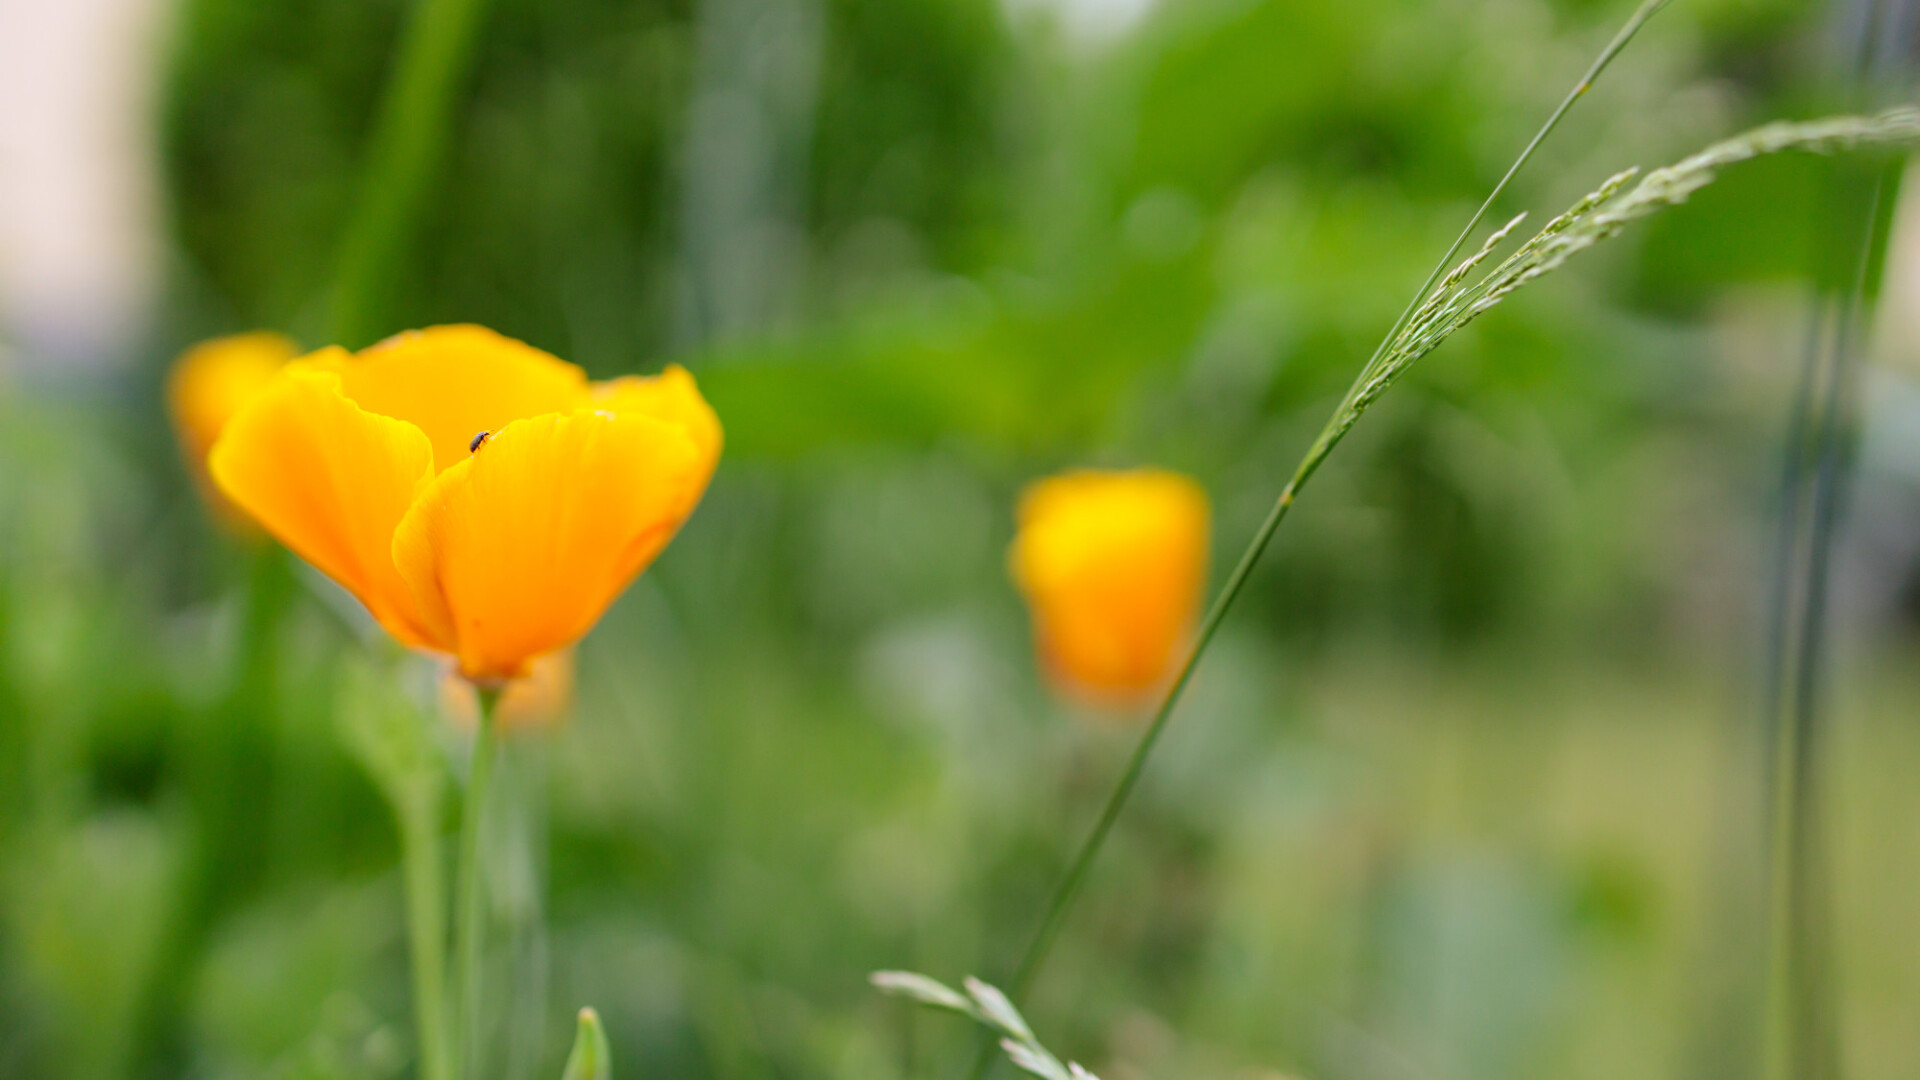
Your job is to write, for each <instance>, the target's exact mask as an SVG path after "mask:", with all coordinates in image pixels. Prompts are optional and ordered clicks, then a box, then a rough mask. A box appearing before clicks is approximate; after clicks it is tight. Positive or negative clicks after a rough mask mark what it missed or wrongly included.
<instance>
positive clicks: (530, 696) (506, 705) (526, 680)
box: [440, 649, 573, 732]
mask: <svg viewBox="0 0 1920 1080" xmlns="http://www.w3.org/2000/svg"><path fill="white" fill-rule="evenodd" d="M572 707H573V650H572V649H562V650H560V651H559V652H557V653H549V654H548V655H546V656H542V657H539V658H538V659H535V660H533V661H532V662H530V663H529V664H528V665H527V673H526V675H525V676H523V677H521V678H518V679H515V680H513V681H512V682H510V683H508V684H507V688H506V689H505V690H503V691H501V693H500V701H499V703H498V704H496V705H495V706H494V722H495V723H496V724H498V725H499V727H500V730H501V731H503V732H518V731H535V730H538V729H540V728H548V727H553V726H554V725H556V724H558V723H560V722H561V721H562V720H563V719H565V717H566V715H567V711H568V710H569V709H571V708H572ZM440 710H441V712H443V713H445V714H446V716H447V718H448V719H450V720H452V721H453V723H454V726H455V727H458V728H460V729H461V730H464V731H472V730H473V729H474V727H475V725H476V724H477V723H478V721H479V717H480V696H479V694H478V693H476V692H475V691H474V688H473V684H472V683H470V682H468V681H467V680H465V679H463V678H461V677H460V675H459V673H458V672H456V671H454V670H453V669H451V668H449V669H448V670H447V673H446V677H445V678H443V679H441V680H440Z"/></svg>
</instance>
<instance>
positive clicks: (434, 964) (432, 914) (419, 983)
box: [400, 799, 453, 1080]
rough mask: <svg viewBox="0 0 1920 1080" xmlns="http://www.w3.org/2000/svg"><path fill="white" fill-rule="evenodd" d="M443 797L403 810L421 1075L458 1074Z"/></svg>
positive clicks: (447, 1079)
mask: <svg viewBox="0 0 1920 1080" xmlns="http://www.w3.org/2000/svg"><path fill="white" fill-rule="evenodd" d="M438 802H439V800H438V799H433V800H425V799H416V800H413V803H412V805H409V806H406V807H405V808H403V809H401V811H400V848H401V858H402V860H403V863H404V870H405V874H406V888H407V945H408V948H409V950H410V952H411V954H412V959H413V1015H414V1021H413V1022H414V1027H415V1029H416V1030H417V1032H418V1034H417V1035H416V1036H415V1037H416V1039H417V1040H418V1042H419V1046H420V1050H419V1053H420V1072H419V1076H420V1080H453V1062H452V1061H451V1059H449V1057H448V1056H447V995H446V980H447V937H446V908H445V904H446V882H445V881H444V880H443V878H444V875H443V873H442V871H441V867H440V828H439V822H440V815H439V813H438Z"/></svg>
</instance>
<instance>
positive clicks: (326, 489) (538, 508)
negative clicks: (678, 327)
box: [209, 326, 721, 684]
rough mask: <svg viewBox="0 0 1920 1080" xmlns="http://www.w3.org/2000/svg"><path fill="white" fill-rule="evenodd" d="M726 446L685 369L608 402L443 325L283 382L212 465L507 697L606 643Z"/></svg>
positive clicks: (620, 387)
mask: <svg viewBox="0 0 1920 1080" xmlns="http://www.w3.org/2000/svg"><path fill="white" fill-rule="evenodd" d="M720 444H721V431H720V422H719V420H718V419H717V418H716V417H715V416H714V415H713V410H712V409H711V408H709V407H708V405H707V403H706V401H705V399H703V398H702V397H701V396H700V392H699V390H698V389H697V388H696V387H695V386H694V382H693V377H692V376H691V375H688V374H687V373H686V372H685V371H684V370H682V369H680V368H678V367H670V368H668V369H667V370H666V372H664V373H663V374H661V375H659V376H655V377H653V378H647V379H640V378H628V379H618V380H615V381H613V382H611V383H607V384H604V385H601V386H594V385H592V384H589V383H588V381H587V378H586V376H585V374H584V373H582V372H581V370H580V369H579V368H577V367H575V366H573V365H572V364H569V363H566V362H565V361H563V360H560V359H558V358H557V357H554V356H551V355H549V354H547V353H544V352H541V351H540V350H538V349H535V348H533V347H532V346H529V345H524V344H522V343H520V342H517V341H513V340H511V339H509V338H506V337H502V336H501V335H499V334H496V333H494V332H493V331H491V330H487V329H485V328H483V327H478V326H442V327H434V328H432V329H428V330H421V331H416V332H411V333H407V334H402V335H400V336H398V337H395V338H391V339H389V340H387V341H384V342H381V343H380V344H378V345H375V346H373V347H371V348H368V349H365V350H362V351H361V352H360V353H358V354H348V353H347V352H346V350H344V349H340V348H337V347H335V348H328V349H323V350H321V351H320V352H317V353H314V354H312V355H311V356H307V357H304V358H302V359H300V360H296V361H294V362H293V363H291V364H288V365H287V367H286V369H285V371H284V372H283V373H282V374H281V375H280V376H279V377H278V378H277V379H276V380H275V381H274V383H273V385H271V386H269V387H268V388H267V389H266V390H265V391H264V392H262V393H261V394H260V395H259V396H258V397H257V398H255V399H254V400H253V401H252V402H250V403H249V404H248V405H247V406H246V407H245V408H243V409H241V411H240V413H239V414H238V415H237V416H235V417H234V418H233V420H232V421H231V422H230V423H229V424H228V425H227V429H226V431H225V432H224V433H223V434H222V435H221V436H220V440H219V442H218V443H216V444H215V446H214V448H213V453H212V456H211V457H210V459H209V465H210V468H211V471H212V473H213V477H214V480H215V481H216V482H217V483H218V484H219V485H220V488H221V490H222V491H224V492H226V494H227V496H228V498H230V499H232V500H233V502H234V503H235V504H236V505H238V506H240V507H242V508H244V509H245V510H246V511H247V512H248V513H250V514H252V515H253V516H254V518H255V519H256V520H258V521H259V522H260V523H261V524H262V525H263V526H265V527H266V529H267V531H269V532H271V533H273V534H274V535H275V536H276V537H278V538H279V539H280V540H281V541H283V542H284V543H285V544H286V545H287V546H288V547H290V548H292V549H293V550H294V551H295V552H297V553H298V554H299V555H300V556H301V557H303V558H305V559H306V560H307V561H308V562H310V563H312V564H313V565H314V566H316V567H318V568H319V569H320V570H321V571H322V572H323V573H325V574H327V576H329V577H331V578H333V579H334V580H335V581H337V582H339V583H340V584H341V585H342V586H344V587H345V588H346V589H347V590H348V591H349V592H351V593H353V594H354V595H355V596H356V597H358V598H359V599H360V601H361V603H363V604H365V605H366V606H367V610H368V611H370V612H372V613H373V616H374V618H376V619H378V620H379V621H380V624H381V625H382V626H385V627H386V628H387V630H388V631H389V632H391V633H392V634H393V635H394V636H395V637H397V638H399V639H400V640H401V641H402V642H404V643H406V644H408V645H411V646H414V647H416V648H422V649H430V650H433V651H437V652H442V653H446V654H448V655H450V656H452V657H454V658H455V660H456V661H457V662H458V664H459V669H460V673H461V674H462V675H465V676H466V677H467V678H468V679H471V680H474V681H476V682H482V683H493V684H497V683H499V682H502V681H504V680H508V679H514V678H518V677H520V676H522V675H525V674H526V673H527V670H528V665H529V663H530V662H531V661H533V660H534V659H535V658H537V657H540V656H545V655H547V654H548V653H552V652H555V651H557V650H559V649H563V648H565V647H566V646H568V645H571V644H572V643H573V642H575V641H577V640H579V638H580V637H581V636H583V635H584V634H585V633H586V632H587V631H588V630H589V629H590V628H592V626H593V624H594V622H595V621H597V620H598V619H599V617H600V613H601V612H602V611H604V610H605V609H606V607H607V605H608V604H610V603H612V602H613V599H614V598H615V597H616V596H618V595H619V594H620V592H621V590H623V589H625V588H626V586H627V583H628V582H630V581H631V580H633V578H634V577H635V576H636V575H637V574H639V573H640V571H642V570H644V569H645V568H646V567H647V565H648V564H649V563H651V562H652V561H653V558H654V556H656V555H658V554H659V553H660V550H661V549H662V548H664V547H665V546H666V544H667V541H669V540H671V539H672V538H673V535H674V533H675V532H676V531H677V530H678V529H679V528H680V524H681V523H682V522H683V521H685V520H686V518H687V516H688V515H689V514H691V513H692V512H693V508H694V506H695V505H696V504H697V503H698V502H699V501H700V496H701V495H702V494H703V493H704V492H705V491H706V487H707V481H708V480H709V479H710V478H711V477H712V475H713V469H714V466H715V464H716V463H717V462H718V460H719V456H720Z"/></svg>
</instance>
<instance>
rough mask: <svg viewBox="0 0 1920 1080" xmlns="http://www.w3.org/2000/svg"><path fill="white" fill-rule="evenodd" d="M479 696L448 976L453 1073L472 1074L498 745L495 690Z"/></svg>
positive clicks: (475, 1059)
mask: <svg viewBox="0 0 1920 1080" xmlns="http://www.w3.org/2000/svg"><path fill="white" fill-rule="evenodd" d="M475 690H476V693H477V696H478V697H479V700H480V707H479V722H478V724H477V726H476V727H475V730H474V733H473V771H472V774H471V777H470V779H469V780H468V781H467V794H466V799H465V801H464V802H463V804H462V806H461V810H460V867H459V871H458V873H459V881H458V885H457V886H456V887H457V888H458V889H459V890H460V892H459V896H458V898H457V899H456V903H457V904H458V907H457V908H456V909H455V911H454V921H455V926H456V928H457V929H456V947H457V948H458V949H459V952H458V953H456V954H455V960H454V963H455V965H456V966H455V968H454V972H453V982H454V988H455V992H456V993H457V994H458V995H459V997H458V998H457V999H456V1004H457V1006H458V1008H459V1010H460V1011H459V1021H458V1022H457V1023H456V1024H455V1025H454V1030H455V1031H456V1033H457V1035H456V1038H457V1039H458V1044H457V1047H456V1050H457V1053H456V1056H455V1061H456V1062H457V1065H456V1068H455V1070H454V1071H455V1073H456V1074H457V1075H458V1076H460V1077H462V1078H464V1080H472V1078H473V1077H474V1076H475V1075H477V1068H478V1062H479V1057H480V1000H481V998H480V952H481V944H482V939H483V937H484V934H483V930H484V928H485V914H486V913H485V908H484V905H483V903H482V899H483V898H482V894H481V874H480V825H481V821H482V819H483V817H484V815H485V811H486V805H487V789H488V788H489V787H490V786H492V782H493V757H494V754H496V753H497V752H498V751H499V741H500V740H499V725H498V724H496V723H495V721H494V712H495V710H496V708H497V707H498V705H499V702H500V691H499V690H495V689H487V688H483V687H476V688H475Z"/></svg>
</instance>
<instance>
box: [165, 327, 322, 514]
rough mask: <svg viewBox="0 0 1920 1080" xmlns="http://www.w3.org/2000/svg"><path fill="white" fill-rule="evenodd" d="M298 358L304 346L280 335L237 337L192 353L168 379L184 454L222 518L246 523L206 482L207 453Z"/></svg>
mask: <svg viewBox="0 0 1920 1080" xmlns="http://www.w3.org/2000/svg"><path fill="white" fill-rule="evenodd" d="M299 354H300V349H299V346H297V345H295V344H294V343H293V341H292V339H290V338H286V337H283V336H281V335H279V334H273V333H266V332H260V333H252V334H235V335H233V336H232V337H223V338H215V339H213V340H211V341H203V342H201V343H200V344H198V345H195V346H194V347H193V348H191V349H188V350H187V351H186V352H184V353H182V354H180V359H178V360H176V361H174V364H173V370H171V371H169V372H168V373H167V414H168V416H169V418H170V419H171V420H172V421H173V431H174V435H175V437H176V438H178V439H179V441H180V452H181V454H182V455H183V456H184V457H185V458H186V459H187V467H188V469H190V470H191V471H192V473H193V479H194V483H195V484H196V485H197V486H198V487H199V488H200V491H201V494H202V495H203V496H205V497H206V499H207V502H208V503H209V504H210V505H212V506H213V507H214V509H215V510H216V511H217V512H218V513H219V514H220V515H221V516H222V517H223V518H227V519H230V520H232V521H235V522H241V521H244V520H245V519H244V517H243V516H242V515H239V514H238V513H236V512H235V510H234V508H233V507H232V506H231V505H229V504H228V503H227V501H226V500H225V499H224V498H222V497H221V496H220V493H219V491H218V489H216V488H215V487H214V486H213V483H212V480H211V479H210V478H209V477H208V476H207V452H208V451H209V450H212V449H213V444H214V441H215V440H216V439H218V438H219V437H220V432H221V431H223V430H225V429H226V426H227V421H229V420H231V419H233V415H234V414H235V413H237V412H239V411H240V409H241V407H242V406H244V405H245V404H246V403H247V402H249V401H252V400H253V398H254V396H255V395H257V394H259V393H260V391H262V390H264V389H266V388H267V386H268V385H270V384H271V383H272V382H273V380H274V378H275V377H276V376H278V375H279V374H280V369H281V368H283V367H286V365H287V361H289V360H292V359H293V358H294V357H295V356H298V355H299Z"/></svg>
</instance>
